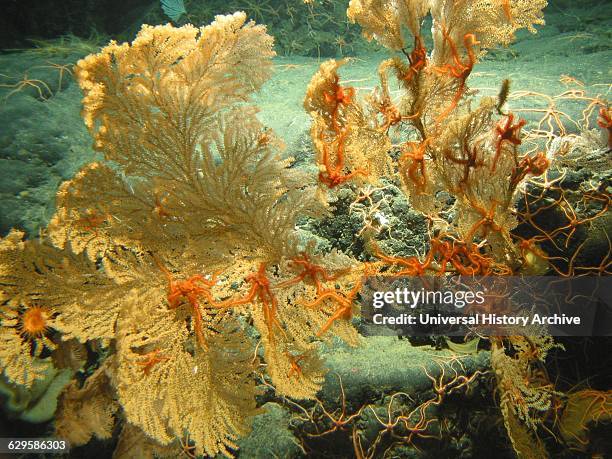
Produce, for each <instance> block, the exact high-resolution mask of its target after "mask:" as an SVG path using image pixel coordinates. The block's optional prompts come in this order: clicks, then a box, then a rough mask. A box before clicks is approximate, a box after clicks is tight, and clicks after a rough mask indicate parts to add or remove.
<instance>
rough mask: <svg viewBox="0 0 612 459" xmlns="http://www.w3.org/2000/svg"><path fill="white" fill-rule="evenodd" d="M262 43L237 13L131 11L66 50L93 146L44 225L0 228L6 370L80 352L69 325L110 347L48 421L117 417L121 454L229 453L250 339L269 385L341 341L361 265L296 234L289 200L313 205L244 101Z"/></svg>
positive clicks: (23, 369) (301, 209) (72, 431)
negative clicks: (29, 231) (75, 58)
mask: <svg viewBox="0 0 612 459" xmlns="http://www.w3.org/2000/svg"><path fill="white" fill-rule="evenodd" d="M273 55H274V52H273V51H272V38H271V37H270V36H269V35H267V34H266V30H265V28H264V27H263V26H260V25H255V24H254V23H253V22H249V23H247V22H246V15H245V14H244V13H236V14H234V15H229V16H218V17H217V18H216V20H215V21H214V22H213V23H212V24H211V25H209V26H205V27H202V28H199V29H198V28H196V27H193V26H191V25H187V26H184V27H181V28H174V27H172V26H170V25H166V26H159V27H150V26H146V25H145V26H143V28H142V30H141V31H140V33H139V34H138V36H137V37H136V39H135V40H134V41H133V42H132V43H131V44H127V43H126V44H117V43H115V42H111V43H110V44H109V45H108V46H106V47H105V48H103V49H102V50H101V51H100V52H99V53H98V54H95V55H90V56H88V57H86V58H84V59H82V60H81V61H79V63H78V64H77V66H76V69H75V72H74V73H75V77H76V79H77V81H78V83H79V85H80V86H81V89H82V90H83V93H84V99H83V111H82V115H83V119H84V122H85V125H86V126H87V128H88V129H89V131H90V133H91V135H92V137H93V139H94V148H95V149H96V150H97V151H99V152H100V153H101V154H102V155H103V157H104V159H103V160H100V161H97V162H94V163H91V164H88V165H86V166H85V167H83V169H82V170H81V171H80V172H78V173H77V174H76V176H75V177H74V178H73V179H72V180H69V181H67V182H65V183H64V184H62V186H61V187H60V190H59V192H58V200H57V211H56V214H55V216H54V217H53V218H52V221H51V222H50V224H49V226H48V227H47V228H46V230H45V231H44V232H43V233H42V234H41V236H40V237H39V238H37V239H31V240H23V236H24V235H23V233H20V232H17V231H13V232H11V233H10V234H9V235H8V236H7V237H6V238H4V239H3V240H2V241H1V243H0V254H1V256H0V285H1V286H2V288H1V290H0V301H1V302H2V319H1V320H2V323H1V326H0V359H1V362H2V366H3V371H4V375H5V376H6V377H7V378H8V379H9V380H10V381H11V382H13V383H15V384H21V385H26V386H31V385H32V384H33V383H35V381H37V380H40V379H44V378H45V374H46V371H47V369H49V368H53V365H54V364H56V365H66V366H68V367H72V366H77V367H78V365H79V363H78V358H76V355H75V356H74V357H75V358H73V357H71V356H70V352H71V351H70V350H69V349H67V348H65V347H64V346H63V345H61V344H62V343H67V342H74V341H75V340H76V341H78V342H80V343H82V344H85V345H86V346H95V347H96V349H98V350H99V351H101V354H103V355H105V359H104V362H103V363H102V366H101V367H100V369H99V370H98V371H97V372H95V373H94V374H92V375H90V376H89V377H88V378H87V379H86V380H85V382H84V384H83V385H82V386H81V384H79V383H76V382H75V383H73V384H71V385H70V386H69V387H68V388H67V389H66V391H65V392H64V394H63V396H62V402H61V407H60V411H59V413H58V415H57V418H56V429H57V430H58V432H60V433H61V434H62V435H66V436H70V437H71V439H72V440H73V441H74V442H75V444H82V443H84V442H87V441H88V440H89V439H90V438H91V437H92V436H96V437H98V438H105V437H107V436H108V435H109V434H110V432H111V430H112V429H113V428H114V423H115V419H122V420H123V421H122V423H123V426H122V427H123V432H124V434H122V435H121V438H120V440H119V445H118V453H117V454H118V455H121V454H125V455H128V456H129V454H130V451H140V453H142V455H143V456H146V455H152V454H157V453H159V454H166V453H168V454H170V455H172V453H171V451H176V449H175V448H178V447H179V444H181V445H182V448H183V449H184V451H185V452H186V453H189V454H196V455H201V454H208V455H214V454H216V453H223V454H226V455H231V454H232V450H234V449H236V448H237V443H236V440H237V439H238V438H239V437H240V436H243V435H244V434H246V433H247V432H248V431H249V428H250V422H251V419H252V417H253V416H254V415H255V414H257V413H258V412H259V410H258V409H257V408H256V404H255V395H256V392H257V391H256V388H255V379H254V377H253V371H254V369H255V368H256V365H255V364H256V362H257V353H256V352H254V347H255V348H256V349H263V358H264V359H265V361H266V364H267V373H268V375H269V376H270V378H271V381H272V382H273V383H274V384H275V386H276V390H277V392H278V393H279V394H283V395H289V396H294V397H298V398H313V397H314V394H315V393H316V391H317V390H318V389H319V388H320V386H321V383H322V381H323V374H324V370H323V368H322V366H321V363H320V360H319V359H318V357H317V347H318V338H319V337H320V338H321V339H329V338H330V337H331V336H340V337H341V338H343V339H345V340H346V341H348V342H350V343H353V344H354V343H356V340H357V334H356V331H355V330H354V329H353V328H352V326H351V324H350V320H349V319H350V318H351V317H352V314H353V312H355V311H357V310H358V308H357V305H356V304H354V300H355V297H356V294H357V291H358V290H359V288H360V285H361V283H360V280H359V278H360V276H361V274H362V273H363V268H362V267H361V266H359V265H358V264H357V263H355V262H354V261H352V260H351V259H349V258H348V257H344V256H341V255H339V254H328V255H325V256H316V257H315V256H314V255H312V254H310V253H305V252H304V248H303V247H300V241H299V238H298V235H297V232H296V218H297V216H298V215H317V214H321V213H322V212H324V210H325V208H324V206H322V205H321V203H319V202H318V201H317V200H316V199H315V195H314V193H311V192H310V191H309V190H311V189H312V185H311V182H310V181H309V180H308V178H307V177H305V176H304V174H303V173H302V172H300V171H299V170H295V169H292V168H291V167H290V166H291V162H292V160H291V159H290V158H285V159H283V158H282V157H281V153H280V145H281V142H280V141H279V140H278V139H277V138H276V137H275V136H274V135H273V133H272V132H271V131H269V130H267V129H265V128H264V127H263V126H262V125H261V124H260V123H259V121H258V120H257V118H256V109H255V108H254V107H252V106H251V105H249V103H248V101H249V98H250V95H251V94H252V93H253V91H255V90H257V89H258V88H260V87H261V86H262V85H263V83H264V82H265V81H266V80H267V78H268V77H269V75H270V73H271V71H272V62H271V57H272V56H273ZM309 196H310V197H309ZM304 269H306V274H302V271H303V270H304ZM241 316H248V317H250V319H251V320H252V324H253V326H254V327H255V329H256V330H257V333H256V334H254V333H253V332H250V333H249V327H250V326H248V325H247V324H246V322H245V321H244V320H241V319H239V317H241ZM250 336H258V337H259V340H260V343H259V344H261V345H262V346H260V345H259V344H258V345H257V346H255V343H254V342H253V341H252V339H251V338H250ZM60 348H61V349H62V352H63V355H61V354H60V353H56V352H53V354H50V352H51V351H54V349H60ZM75 352H78V351H76V350H75ZM254 355H255V358H254ZM54 357H55V358H54ZM75 423H76V424H78V425H79V428H78V429H77V428H73V427H71V426H73V425H74V424H75ZM185 434H187V435H188V438H187V439H185V438H184V437H185ZM127 435H131V436H132V437H133V438H135V439H136V440H128V439H127V437H126V436H127ZM137 439H140V440H137ZM145 439H146V440H145ZM154 451H157V453H154Z"/></svg>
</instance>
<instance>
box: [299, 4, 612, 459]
mask: <svg viewBox="0 0 612 459" xmlns="http://www.w3.org/2000/svg"><path fill="white" fill-rule="evenodd" d="M545 6H546V1H545V0H535V1H524V0H504V1H495V0H490V1H476V0H475V1H468V0H454V1H451V0H412V1H410V0H409V1H392V0H351V2H350V5H349V8H348V16H349V19H350V20H351V21H353V22H357V23H359V24H360V25H361V27H362V28H363V33H364V35H365V37H366V38H368V39H372V38H374V39H376V40H377V41H378V42H379V43H380V44H381V45H383V46H385V47H386V48H388V49H390V50H392V51H395V52H397V53H398V55H399V56H401V57H396V58H392V59H389V60H386V61H384V62H382V63H381V64H380V66H379V77H380V86H379V87H378V88H377V89H376V90H375V91H374V93H373V94H372V95H370V96H368V97H366V99H365V100H363V101H360V100H358V99H357V96H356V94H355V90H354V89H353V88H350V87H344V86H342V85H341V82H340V79H339V76H338V73H337V71H338V68H339V67H340V66H341V65H343V63H344V62H343V61H340V62H337V61H328V62H325V63H324V64H322V65H321V67H320V69H319V71H318V73H317V74H316V75H315V76H314V77H313V79H312V81H311V83H310V86H309V87H308V91H307V95H306V99H305V102H304V106H305V108H306V110H307V111H309V112H310V114H311V116H312V118H313V126H312V138H313V141H314V143H315V147H316V150H317V161H318V164H319V168H320V171H321V173H320V176H319V181H320V187H321V189H322V190H325V189H326V188H327V189H328V191H327V193H331V192H333V188H335V187H336V186H338V185H339V184H341V183H344V182H347V181H349V180H350V181H351V182H353V183H359V182H361V183H363V182H366V183H368V182H369V184H368V185H367V186H371V185H370V184H376V183H377V181H378V180H379V179H380V178H381V177H382V176H387V178H392V177H389V176H388V174H389V171H390V170H391V171H393V175H394V176H395V175H398V176H399V177H397V178H398V179H399V180H400V181H401V183H402V184H403V188H404V190H405V192H406V194H407V195H408V198H409V202H410V204H411V205H412V207H413V208H414V209H416V210H418V211H420V212H422V213H423V214H424V215H425V216H427V217H428V221H430V222H431V223H432V224H431V231H430V232H431V234H432V237H431V240H430V243H429V249H428V251H427V253H426V254H425V255H424V256H423V257H410V258H402V257H397V256H394V255H393V254H387V253H385V252H384V251H383V250H382V249H381V247H380V246H379V245H378V244H377V242H376V241H375V238H374V236H375V234H374V233H375V232H374V231H364V232H363V233H362V236H363V235H365V236H366V237H367V234H370V236H371V239H370V241H369V243H368V245H369V247H370V250H371V254H372V255H373V256H374V257H375V258H377V259H378V260H379V262H380V264H379V265H377V269H378V272H379V273H381V274H384V275H391V276H398V275H403V276H421V275H424V274H430V275H444V274H452V273H458V274H462V275H509V274H519V275H520V274H544V273H546V272H553V273H555V274H559V275H563V276H568V275H576V274H587V273H588V274H599V275H604V274H609V273H610V272H609V266H610V259H609V257H610V249H609V248H608V250H607V255H603V254H602V259H601V260H600V261H598V262H597V263H598V264H597V265H596V266H585V265H584V263H582V264H581V263H579V262H577V259H578V255H579V252H580V250H581V248H582V247H583V245H584V242H583V243H581V244H579V245H578V246H577V247H576V245H575V243H574V242H573V241H571V239H572V238H573V237H574V236H575V235H576V232H577V231H578V230H580V229H581V228H585V227H588V225H590V224H592V223H593V222H594V221H595V220H596V219H598V218H600V217H603V216H604V215H606V214H607V211H608V206H609V203H610V197H609V196H610V195H609V189H608V185H606V184H605V183H603V182H602V183H599V184H590V185H588V186H587V188H588V189H584V190H580V191H581V192H582V193H584V195H583V197H582V198H581V199H580V198H578V199H576V197H575V196H574V197H573V198H572V197H569V194H567V193H565V192H564V191H563V190H562V189H561V188H560V187H558V186H556V185H557V184H558V183H561V182H562V180H563V178H562V177H563V171H562V167H563V165H564V164H566V163H564V159H563V158H562V156H563V155H564V154H565V153H567V152H568V151H569V150H572V153H573V155H574V156H575V152H576V151H577V150H580V149H581V148H580V147H578V146H577V145H578V144H580V143H581V142H580V141H579V140H577V139H576V136H574V137H573V138H572V139H571V140H569V139H568V138H566V139H565V140H562V141H560V142H566V143H565V145H566V148H565V151H562V150H561V149H560V148H553V147H552V145H551V144H552V143H553V142H551V139H552V138H557V139H559V137H557V136H560V135H566V133H565V130H564V128H563V127H561V128H560V131H557V134H555V132H554V131H553V130H552V128H551V130H550V131H548V132H547V131H542V130H540V131H536V132H535V133H534V134H533V136H532V139H531V144H532V145H536V147H539V148H532V149H531V150H529V151H528V152H527V153H523V154H521V153H520V152H519V147H521V145H522V144H523V140H524V134H523V133H522V129H523V128H524V127H525V125H526V124H527V121H526V120H524V119H521V118H519V117H518V116H516V115H515V114H513V113H510V112H508V113H504V112H503V111H502V109H503V106H504V104H505V100H506V99H507V97H508V93H509V90H508V83H507V82H504V84H503V85H502V90H501V91H500V96H499V97H498V98H497V99H495V98H482V99H481V100H480V103H479V105H478V106H476V107H473V106H472V100H471V99H470V97H469V93H468V88H467V79H468V77H469V75H470V73H471V72H472V69H473V67H474V65H476V63H477V61H478V59H479V58H481V57H482V56H483V55H484V54H485V53H486V50H487V49H489V48H491V47H494V46H497V45H507V44H509V43H510V42H511V41H512V40H513V38H514V33H515V32H516V30H518V29H521V28H527V29H528V30H529V31H531V32H535V29H534V25H537V24H543V23H544V21H543V13H542V9H543V8H544V7H545ZM426 15H431V17H432V19H433V24H432V29H431V33H432V39H433V49H432V50H431V52H428V51H427V50H426V48H425V43H426V40H425V38H424V37H423V35H422V33H421V26H422V23H423V19H424V18H425V16H426ZM405 31H409V32H410V34H411V35H412V37H411V38H409V37H408V36H407V35H408V34H407V33H405ZM391 73H393V74H394V75H395V77H396V80H397V82H398V84H399V87H400V91H399V92H400V95H399V97H397V98H395V99H394V98H392V97H391V92H390V89H389V78H390V74H391ZM573 98H574V99H576V100H585V101H588V102H589V106H588V107H587V109H586V110H585V112H589V114H591V113H593V111H594V110H595V109H599V119H598V120H597V123H598V125H599V126H600V127H601V128H602V129H607V130H608V131H609V123H608V122H607V119H608V118H609V117H607V114H608V113H609V107H608V105H607V103H606V102H605V101H604V100H601V99H599V98H588V97H585V96H584V95H582V96H581V95H579V94H576V95H575V97H573ZM589 114H585V120H584V121H585V123H584V126H583V129H585V130H587V129H588V118H589V116H590V115H589ZM547 115H550V116H553V117H555V119H559V118H560V116H561V115H560V113H559V112H557V111H556V110H555V109H554V108H553V109H550V113H547ZM495 118H497V120H496V119H495ZM540 124H541V123H540ZM539 137H541V138H543V139H544V140H546V142H538V138H539ZM570 144H571V145H573V146H571V147H570ZM583 146H584V145H583ZM597 147H599V148H600V151H601V152H604V151H605V145H604V144H602V145H593V149H596V148H597ZM542 148H543V149H542ZM582 149H583V150H584V148H582ZM390 151H391V152H395V155H389V152H390ZM555 153H558V154H557V155H556V154H555ZM390 157H397V158H398V159H397V161H395V162H393V161H391V159H390ZM607 164H608V167H609V163H607ZM553 167H554V168H555V169H556V170H555V173H554V174H550V175H549V171H550V170H551V169H552V168H553ZM549 193H552V195H553V196H554V197H553V198H551V197H550V195H549ZM449 198H451V199H450V200H449ZM519 201H520V202H519ZM570 201H571V203H570ZM449 202H451V204H449ZM553 207H554V208H555V209H556V211H557V212H559V213H558V215H561V217H560V221H561V223H560V224H559V225H557V227H556V228H550V227H548V228H547V227H546V226H545V225H542V224H541V222H540V218H539V217H538V214H540V213H545V212H546V211H547V210H550V209H551V208H553ZM586 209H589V210H588V211H587V210H586ZM579 214H580V215H579ZM364 224H366V225H367V222H364ZM518 224H521V225H522V226H524V227H526V228H525V232H526V233H527V234H530V235H531V236H530V237H529V238H528V239H525V238H523V237H520V236H518V235H517V234H515V233H513V231H512V230H513V229H514V228H516V227H517V225H518ZM368 228H370V227H368ZM604 233H605V230H604ZM606 239H608V245H610V244H609V238H606ZM570 243H571V244H572V247H573V250H574V252H573V253H572V252H568V251H567V249H568V247H570ZM545 245H546V246H547V249H548V250H550V251H551V252H558V253H559V254H560V256H551V255H548V254H547V252H546V251H545V250H543V249H542V247H543V246H545ZM561 246H563V247H564V248H565V249H566V252H565V255H567V254H568V253H571V255H567V256H566V257H564V256H561V255H563V251H562V249H561ZM490 341H491V344H492V349H493V352H492V366H493V368H494V370H495V374H496V377H497V387H498V391H499V399H500V407H501V410H502V413H503V415H504V421H505V426H506V428H507V431H508V434H509V436H510V439H511V440H512V444H513V446H514V448H515V450H516V451H517V453H518V454H519V456H525V457H543V456H545V455H546V452H545V449H544V447H543V445H542V443H541V442H540V441H539V440H538V435H537V434H538V430H539V429H540V427H541V426H542V423H543V421H542V420H543V419H544V418H546V417H547V416H549V414H550V413H551V412H557V411H560V409H562V406H561V407H560V406H558V405H562V403H560V402H559V400H560V399H561V394H560V393H559V392H557V391H555V389H554V386H553V384H552V383H551V382H550V381H549V380H548V378H547V377H546V376H545V375H542V374H541V372H539V371H537V367H538V366H539V365H541V364H542V362H544V360H545V358H546V354H547V353H548V351H549V350H550V349H551V348H553V347H558V346H557V345H555V344H554V341H553V340H552V338H551V337H550V336H546V335H545V334H542V335H541V336H534V337H529V339H526V338H523V337H512V338H508V339H501V338H498V337H490ZM595 392H596V391H595ZM598 396H600V397H603V398H604V399H605V400H606V403H608V402H607V400H608V399H609V393H608V394H603V393H598ZM584 427H585V426H584V425H583V426H581V428H584ZM577 430H578V429H577ZM582 432H583V431H581V433H580V434H577V435H581V434H582ZM357 450H360V451H361V450H362V449H361V447H360V448H356V451H357Z"/></svg>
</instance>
